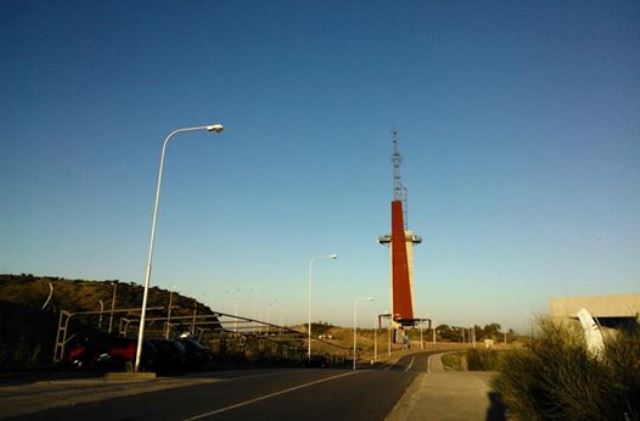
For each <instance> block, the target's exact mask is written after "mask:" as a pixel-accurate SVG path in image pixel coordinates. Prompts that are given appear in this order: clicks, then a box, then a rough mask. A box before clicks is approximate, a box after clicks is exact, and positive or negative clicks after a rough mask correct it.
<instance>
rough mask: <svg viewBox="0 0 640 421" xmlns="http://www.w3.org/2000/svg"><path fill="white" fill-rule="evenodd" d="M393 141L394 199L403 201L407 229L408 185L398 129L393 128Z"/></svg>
mask: <svg viewBox="0 0 640 421" xmlns="http://www.w3.org/2000/svg"><path fill="white" fill-rule="evenodd" d="M391 142H392V143H393V154H391V163H392V164H393V200H401V201H402V209H403V210H404V212H403V213H404V227H405V229H407V223H408V221H407V196H408V193H407V187H406V186H405V185H404V184H403V183H402V177H401V176H400V165H401V164H402V155H400V149H399V148H398V130H396V129H391Z"/></svg>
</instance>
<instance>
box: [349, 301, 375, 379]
mask: <svg viewBox="0 0 640 421" xmlns="http://www.w3.org/2000/svg"><path fill="white" fill-rule="evenodd" d="M360 301H373V297H363V298H356V300H355V301H354V302H353V369H354V370H355V369H356V346H357V342H358V340H357V339H356V330H357V323H358V303H359V302H360Z"/></svg>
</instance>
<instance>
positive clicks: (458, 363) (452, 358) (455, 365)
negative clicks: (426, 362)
mask: <svg viewBox="0 0 640 421" xmlns="http://www.w3.org/2000/svg"><path fill="white" fill-rule="evenodd" d="M442 365H443V366H444V368H445V369H447V370H456V371H460V370H462V369H463V367H462V352H452V353H449V354H444V355H443V356H442Z"/></svg>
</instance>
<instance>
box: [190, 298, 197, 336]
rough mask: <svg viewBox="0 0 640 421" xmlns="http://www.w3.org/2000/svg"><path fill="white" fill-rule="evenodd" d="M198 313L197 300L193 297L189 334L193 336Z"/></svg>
mask: <svg viewBox="0 0 640 421" xmlns="http://www.w3.org/2000/svg"><path fill="white" fill-rule="evenodd" d="M197 314H198V302H197V301H196V299H195V298H194V299H193V318H192V319H191V336H192V337H193V336H195V334H196V316H197Z"/></svg>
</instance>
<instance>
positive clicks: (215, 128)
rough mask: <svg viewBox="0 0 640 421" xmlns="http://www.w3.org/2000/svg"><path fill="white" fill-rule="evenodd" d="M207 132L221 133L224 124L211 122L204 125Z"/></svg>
mask: <svg viewBox="0 0 640 421" xmlns="http://www.w3.org/2000/svg"><path fill="white" fill-rule="evenodd" d="M206 129H207V131H208V132H214V133H222V131H223V130H224V126H223V125H222V124H219V123H218V124H211V125H209V126H207V127H206Z"/></svg>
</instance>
